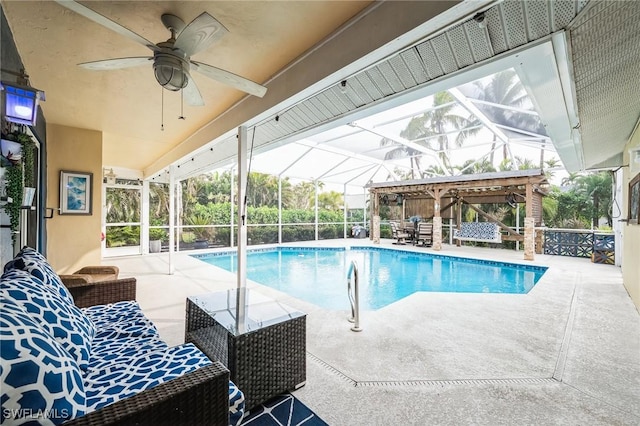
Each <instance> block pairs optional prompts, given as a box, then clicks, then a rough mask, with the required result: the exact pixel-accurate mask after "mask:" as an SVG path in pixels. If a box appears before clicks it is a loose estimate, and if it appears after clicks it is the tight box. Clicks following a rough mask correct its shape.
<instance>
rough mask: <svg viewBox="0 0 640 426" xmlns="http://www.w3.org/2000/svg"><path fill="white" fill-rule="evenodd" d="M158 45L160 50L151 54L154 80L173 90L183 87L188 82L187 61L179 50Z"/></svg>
mask: <svg viewBox="0 0 640 426" xmlns="http://www.w3.org/2000/svg"><path fill="white" fill-rule="evenodd" d="M158 46H160V44H158ZM160 47H161V50H159V51H157V52H155V54H154V55H153V73H154V74H155V76H156V80H157V81H158V83H159V84H160V85H161V86H162V87H164V88H165V89H168V90H171V91H174V92H175V91H178V90H181V89H183V88H184V87H185V86H186V85H187V83H188V82H189V77H188V70H189V69H188V63H187V61H186V60H185V59H184V58H182V57H181V52H180V51H179V50H171V49H169V48H162V46H160ZM182 56H185V55H184V54H182Z"/></svg>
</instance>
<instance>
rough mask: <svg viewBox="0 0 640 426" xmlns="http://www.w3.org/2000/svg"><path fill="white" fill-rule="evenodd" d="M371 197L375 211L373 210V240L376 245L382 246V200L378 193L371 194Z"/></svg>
mask: <svg viewBox="0 0 640 426" xmlns="http://www.w3.org/2000/svg"><path fill="white" fill-rule="evenodd" d="M369 196H370V197H371V203H372V204H373V209H372V210H371V239H372V240H373V243H374V244H380V200H379V199H378V193H377V192H370V193H369Z"/></svg>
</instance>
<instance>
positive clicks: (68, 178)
mask: <svg viewBox="0 0 640 426" xmlns="http://www.w3.org/2000/svg"><path fill="white" fill-rule="evenodd" d="M92 179H93V173H85V172H70V171H67V170H62V171H60V214H86V215H90V214H92V211H91V207H92V202H91V200H92V194H91V181H92Z"/></svg>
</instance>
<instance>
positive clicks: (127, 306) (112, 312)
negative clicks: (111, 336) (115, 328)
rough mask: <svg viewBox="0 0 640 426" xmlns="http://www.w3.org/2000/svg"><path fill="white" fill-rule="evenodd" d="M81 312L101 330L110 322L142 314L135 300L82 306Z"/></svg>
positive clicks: (121, 320)
mask: <svg viewBox="0 0 640 426" xmlns="http://www.w3.org/2000/svg"><path fill="white" fill-rule="evenodd" d="M82 312H84V314H85V315H86V316H87V317H88V318H89V319H90V320H91V322H93V323H94V324H95V326H96V327H97V328H98V329H99V330H101V329H104V328H107V327H109V326H110V325H112V324H115V323H119V322H128V319H130V318H139V317H142V316H144V314H143V313H142V308H140V305H139V304H138V302H136V301H135V300H125V301H122V302H116V303H109V304H108V305H95V306H90V307H88V308H82Z"/></svg>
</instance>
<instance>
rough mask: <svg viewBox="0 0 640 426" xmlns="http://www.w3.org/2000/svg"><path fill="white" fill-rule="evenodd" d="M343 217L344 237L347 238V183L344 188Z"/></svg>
mask: <svg viewBox="0 0 640 426" xmlns="http://www.w3.org/2000/svg"><path fill="white" fill-rule="evenodd" d="M342 204H343V207H342V217H343V235H342V238H345V239H346V238H347V184H346V183H345V184H344V185H343V189H342Z"/></svg>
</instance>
